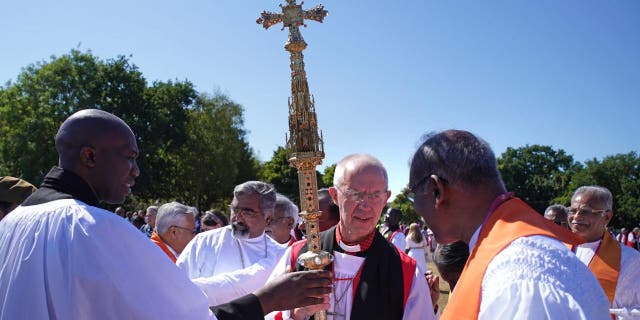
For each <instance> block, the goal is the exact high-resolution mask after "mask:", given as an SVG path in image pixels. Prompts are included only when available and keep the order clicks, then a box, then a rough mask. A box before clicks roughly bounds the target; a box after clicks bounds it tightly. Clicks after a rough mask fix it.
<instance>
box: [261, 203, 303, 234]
mask: <svg viewBox="0 0 640 320" xmlns="http://www.w3.org/2000/svg"><path fill="white" fill-rule="evenodd" d="M298 212H299V211H298V206H296V205H295V204H293V202H291V200H289V198H287V197H285V196H284V195H282V194H279V193H278V194H276V209H275V211H274V212H273V216H272V217H271V219H269V222H268V223H267V226H266V228H265V229H264V232H265V233H266V234H268V235H269V236H270V237H271V238H272V239H273V240H275V241H276V242H278V243H280V244H282V245H285V246H290V245H292V244H293V243H294V242H296V238H294V237H293V236H292V233H293V232H292V230H293V227H294V226H295V225H296V224H297V223H298Z"/></svg>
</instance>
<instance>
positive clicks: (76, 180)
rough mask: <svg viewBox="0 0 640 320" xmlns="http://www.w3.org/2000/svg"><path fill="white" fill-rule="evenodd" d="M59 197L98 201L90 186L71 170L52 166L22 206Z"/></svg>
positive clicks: (92, 203) (92, 202) (58, 198)
mask: <svg viewBox="0 0 640 320" xmlns="http://www.w3.org/2000/svg"><path fill="white" fill-rule="evenodd" d="M60 199H76V200H80V201H82V202H84V203H86V204H88V205H91V206H94V207H95V206H97V205H98V204H99V203H100V201H99V200H98V197H96V195H95V193H93V190H92V189H91V186H89V184H88V183H87V182H86V181H84V179H82V178H81V177H80V176H78V175H77V174H75V173H73V172H72V171H69V170H65V169H62V168H60V167H57V166H56V167H53V168H51V170H50V171H49V173H47V175H46V176H45V177H44V180H43V181H42V184H41V185H40V188H39V189H38V190H37V191H36V192H34V193H33V194H32V195H31V196H29V197H28V198H27V199H26V200H25V201H24V202H23V203H22V205H23V206H32V205H37V204H42V203H45V202H50V201H54V200H60Z"/></svg>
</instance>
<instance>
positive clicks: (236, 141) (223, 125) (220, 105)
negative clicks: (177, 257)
mask: <svg viewBox="0 0 640 320" xmlns="http://www.w3.org/2000/svg"><path fill="white" fill-rule="evenodd" d="M242 111H243V110H242V107H241V106H240V105H238V104H237V103H234V102H233V101H231V100H230V99H229V98H228V97H226V96H224V95H220V94H218V95H216V96H210V95H205V94H202V95H200V96H199V97H198V99H197V101H196V103H195V104H194V106H193V108H191V109H189V110H188V121H187V137H188V138H187V141H186V142H185V143H184V144H183V145H182V147H181V149H180V151H179V152H178V154H179V159H177V161H176V162H177V169H178V171H179V172H180V175H181V176H183V177H187V178H186V179H177V181H175V185H176V186H177V188H176V190H174V191H173V195H174V196H176V197H178V198H180V199H182V200H183V201H185V202H188V203H191V204H194V205H197V206H198V207H199V208H209V207H210V206H211V205H215V206H217V207H223V206H224V204H226V203H225V200H227V202H228V199H230V198H231V192H232V190H233V187H234V186H235V185H236V184H237V182H238V177H239V174H240V170H239V169H240V168H241V164H242V162H243V161H248V162H249V163H250V164H251V163H255V162H256V161H255V160H254V159H253V155H252V154H251V153H248V151H250V149H247V143H246V141H245V134H246V133H245V130H244V128H243V125H244V120H243V118H242ZM249 167H250V166H249ZM242 174H243V175H245V176H251V175H252V176H255V175H256V172H254V173H253V174H251V173H250V172H243V173H242Z"/></svg>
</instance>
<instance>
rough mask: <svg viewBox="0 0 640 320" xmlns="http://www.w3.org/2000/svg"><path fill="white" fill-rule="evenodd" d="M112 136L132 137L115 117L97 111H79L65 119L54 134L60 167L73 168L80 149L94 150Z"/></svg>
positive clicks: (124, 125) (123, 123) (125, 125)
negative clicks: (89, 148)
mask: <svg viewBox="0 0 640 320" xmlns="http://www.w3.org/2000/svg"><path fill="white" fill-rule="evenodd" d="M113 135H125V136H126V135H133V132H132V131H131V129H130V128H129V126H128V125H127V124H126V123H125V122H124V121H122V119H120V118H118V117H116V116H115V115H113V114H111V113H108V112H105V111H102V110H97V109H85V110H80V111H78V112H76V113H74V114H72V115H71V116H70V117H69V118H67V119H66V120H65V121H64V122H63V123H62V125H61V126H60V129H58V133H57V134H56V140H55V143H56V150H57V151H58V156H59V158H60V166H61V167H62V168H65V169H72V168H74V167H75V166H76V165H77V164H78V161H79V157H78V155H79V153H80V150H81V149H82V147H86V146H89V147H93V148H95V147H96V146H97V144H99V143H100V142H101V141H102V140H104V139H109V138H110V137H113Z"/></svg>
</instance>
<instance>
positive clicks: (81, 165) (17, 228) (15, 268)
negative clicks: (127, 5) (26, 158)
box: [0, 109, 209, 319]
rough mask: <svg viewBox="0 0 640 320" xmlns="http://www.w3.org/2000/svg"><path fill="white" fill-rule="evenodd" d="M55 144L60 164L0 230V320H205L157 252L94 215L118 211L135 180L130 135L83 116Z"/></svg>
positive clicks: (103, 116)
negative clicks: (116, 207) (108, 207)
mask: <svg viewBox="0 0 640 320" xmlns="http://www.w3.org/2000/svg"><path fill="white" fill-rule="evenodd" d="M55 145H56V150H57V151H58V155H59V165H58V166H54V167H53V168H52V169H51V170H50V171H49V173H48V174H47V175H46V176H45V178H44V181H43V183H42V186H41V187H40V189H39V190H38V191H36V192H35V193H33V194H32V195H31V196H30V197H29V198H27V199H26V200H25V201H24V202H23V203H22V205H21V206H20V207H18V208H17V209H16V210H14V211H13V212H12V214H11V215H9V216H7V218H5V219H4V220H3V221H2V223H1V224H0V256H2V257H3V259H4V261H5V262H4V264H3V265H2V272H0V292H3V294H2V295H0V318H3V319H83V318H84V319H87V318H96V317H103V316H105V315H109V317H112V318H128V319H131V318H135V319H152V318H157V319H169V318H172V319H206V318H207V317H209V314H208V313H209V310H208V307H207V303H206V299H205V297H204V295H203V294H202V292H200V291H199V290H198V289H197V287H195V286H193V285H192V284H191V283H189V282H188V281H185V277H184V275H183V274H182V273H181V272H180V270H178V269H177V268H176V267H175V266H174V265H172V264H171V262H170V261H169V259H167V258H166V256H164V255H163V254H162V251H160V250H158V248H157V247H155V245H154V244H153V243H152V242H150V241H149V240H148V239H147V238H146V237H145V236H144V235H143V234H142V233H141V232H139V231H138V230H136V229H135V228H134V227H133V226H132V225H131V223H129V222H127V221H126V220H124V219H122V218H120V217H118V216H117V215H114V214H113V213H112V212H109V211H106V210H103V209H101V208H99V207H98V205H99V203H100V202H103V203H107V204H121V203H122V202H123V201H124V200H125V198H126V196H127V195H128V194H130V193H131V187H133V185H134V183H135V179H136V177H137V176H138V174H139V173H140V171H139V169H138V165H137V163H136V158H137V157H138V146H137V144H136V139H135V136H134V135H133V132H132V131H131V129H130V128H129V126H127V124H126V123H125V122H124V121H122V120H121V119H120V118H118V117H116V116H114V115H112V114H110V113H107V112H104V111H100V110H94V109H87V110H82V111H79V112H76V113H75V114H73V115H71V116H70V117H69V118H68V119H67V120H65V121H64V123H63V124H62V125H61V126H60V129H59V130H58V133H57V135H56V137H55ZM131 270H145V271H146V272H142V273H138V274H136V276H131ZM149 271H153V272H149ZM167 288H171V290H167ZM150 294H151V295H152V296H153V297H152V298H149V299H140V297H141V296H144V297H149V295H150ZM176 296H179V297H180V298H181V299H179V301H178V300H177V299H176Z"/></svg>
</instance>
